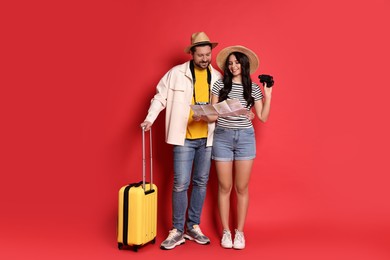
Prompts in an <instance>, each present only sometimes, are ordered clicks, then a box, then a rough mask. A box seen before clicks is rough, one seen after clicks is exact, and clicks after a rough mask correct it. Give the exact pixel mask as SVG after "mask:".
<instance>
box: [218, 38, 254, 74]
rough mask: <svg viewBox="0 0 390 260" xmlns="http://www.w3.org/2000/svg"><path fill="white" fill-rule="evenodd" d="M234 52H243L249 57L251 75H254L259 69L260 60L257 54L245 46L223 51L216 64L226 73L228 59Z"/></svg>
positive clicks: (236, 46)
mask: <svg viewBox="0 0 390 260" xmlns="http://www.w3.org/2000/svg"><path fill="white" fill-rule="evenodd" d="M233 52H241V53H243V54H245V55H246V56H247V57H248V59H249V65H250V74H253V73H254V72H255V71H256V70H257V68H258V67H259V58H258V57H257V55H256V53H254V52H253V51H252V50H250V49H248V48H246V47H244V46H241V45H235V46H229V47H226V48H224V49H222V50H221V51H220V52H219V53H218V55H217V58H216V62H217V65H218V67H219V68H220V69H221V70H222V72H223V71H225V63H226V59H227V57H228V56H229V55H230V54H231V53H233Z"/></svg>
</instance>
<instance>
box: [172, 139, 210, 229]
mask: <svg viewBox="0 0 390 260" xmlns="http://www.w3.org/2000/svg"><path fill="white" fill-rule="evenodd" d="M206 142H207V139H206V138H200V139H194V140H190V139H186V140H185V143H184V146H179V145H175V146H174V147H173V161H174V166H173V167H174V181H173V192H172V210H173V216H172V221H173V227H174V228H176V229H177V230H179V231H180V232H184V225H185V222H186V211H187V207H188V219H187V229H192V226H193V225H199V224H200V215H201V213H202V208H203V204H204V200H205V197H206V186H207V182H208V179H209V173H210V165H211V146H209V147H206ZM192 169H193V171H192ZM191 180H192V192H191V195H190V200H189V201H188V195H187V191H188V188H189V186H190V183H191ZM188 203H189V204H188Z"/></svg>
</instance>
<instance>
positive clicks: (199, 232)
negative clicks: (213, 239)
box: [193, 225, 204, 236]
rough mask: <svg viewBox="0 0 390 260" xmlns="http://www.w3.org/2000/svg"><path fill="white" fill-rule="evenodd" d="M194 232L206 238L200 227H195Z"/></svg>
mask: <svg viewBox="0 0 390 260" xmlns="http://www.w3.org/2000/svg"><path fill="white" fill-rule="evenodd" d="M193 230H194V231H195V232H196V233H198V234H199V235H201V236H204V235H203V233H202V230H200V227H199V226H198V225H194V226H193Z"/></svg>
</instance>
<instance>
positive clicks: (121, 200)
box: [117, 129, 157, 251]
mask: <svg viewBox="0 0 390 260" xmlns="http://www.w3.org/2000/svg"><path fill="white" fill-rule="evenodd" d="M142 157H143V158H142V160H143V176H142V177H143V179H142V181H140V182H138V183H131V184H128V185H125V186H122V187H121V188H120V190H119V196H118V223H117V240H118V248H119V249H123V248H127V247H132V248H133V250H134V251H138V248H140V247H141V246H143V245H145V244H147V243H149V242H151V243H152V244H154V243H155V242H156V236H157V186H156V185H155V184H153V167H152V163H153V161H152V132H151V130H150V182H145V171H146V162H145V131H144V129H142Z"/></svg>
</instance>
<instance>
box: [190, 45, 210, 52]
mask: <svg viewBox="0 0 390 260" xmlns="http://www.w3.org/2000/svg"><path fill="white" fill-rule="evenodd" d="M203 46H210V48H213V46H212V45H211V43H201V44H197V45H195V46H192V47H191V49H190V51H191V52H192V53H194V52H195V51H196V47H203Z"/></svg>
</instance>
